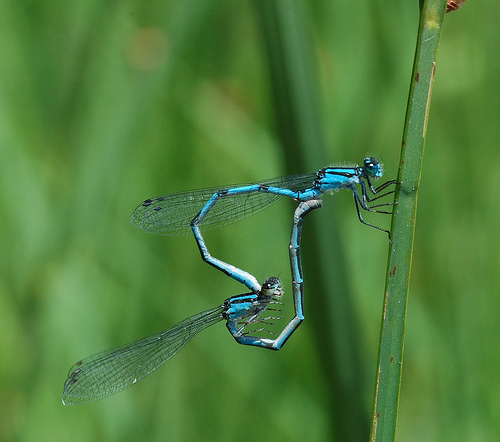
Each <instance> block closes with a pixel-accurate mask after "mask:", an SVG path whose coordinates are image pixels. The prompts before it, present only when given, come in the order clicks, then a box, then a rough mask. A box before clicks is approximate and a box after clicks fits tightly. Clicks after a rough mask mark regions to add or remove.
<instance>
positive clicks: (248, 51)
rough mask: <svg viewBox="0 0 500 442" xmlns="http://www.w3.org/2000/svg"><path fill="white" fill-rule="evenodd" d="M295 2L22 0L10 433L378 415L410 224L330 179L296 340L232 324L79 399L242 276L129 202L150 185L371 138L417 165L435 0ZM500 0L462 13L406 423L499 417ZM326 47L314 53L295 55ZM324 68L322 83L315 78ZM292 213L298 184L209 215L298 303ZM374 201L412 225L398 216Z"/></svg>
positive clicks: (437, 166) (6, 141) (358, 429)
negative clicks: (251, 213)
mask: <svg viewBox="0 0 500 442" xmlns="http://www.w3.org/2000/svg"><path fill="white" fill-rule="evenodd" d="M277 3H278V4H277V7H276V10H274V11H272V10H269V9H267V10H266V9H265V6H263V5H262V4H261V3H251V2H249V3H241V2H228V1H226V2H223V1H222V2H193V1H183V2H171V1H162V2H148V3H143V2H135V3H133V2H102V1H101V2H94V1H85V0H82V1H79V2H73V3H68V2H65V3H62V2H58V1H57V0H56V1H52V2H41V1H34V2H33V1H32V2H26V1H13V0H7V1H4V2H2V3H1V6H0V36H1V38H0V60H1V64H2V69H0V203H1V207H2V213H1V216H0V219H1V223H2V224H1V228H0V247H1V250H2V253H1V254H0V260H1V261H0V354H1V355H2V360H1V362H0V397H1V398H2V401H1V405H0V439H1V440H26V441H30V440H82V441H83V440H85V441H86V440H96V439H102V440H126V439H130V440H135V439H139V438H140V439H141V440H165V439H167V440H200V439H202V438H203V439H204V440H234V439H236V438H238V439H242V440H305V439H307V440H330V439H332V438H334V437H336V438H337V439H343V438H344V437H345V435H346V432H347V431H349V430H352V433H351V434H366V435H367V434H368V426H367V424H368V423H369V415H370V407H371V401H372V395H373V385H374V382H375V374H376V373H375V366H376V358H377V347H378V335H379V328H380V316H381V312H382V302H383V297H384V268H385V259H386V253H387V247H388V245H387V239H386V237H385V236H384V235H383V234H381V233H380V232H377V231H375V230H374V229H369V228H367V227H365V226H362V225H361V224H360V223H358V222H357V219H356V214H355V212H354V208H353V203H352V196H351V195H349V194H348V192H339V193H338V194H336V195H334V196H328V195H327V196H325V206H324V207H323V208H322V209H321V210H320V211H316V212H314V213H313V214H311V216H310V217H308V219H307V220H306V222H305V230H306V232H305V237H304V248H305V250H304V258H303V267H304V277H305V282H306V321H305V322H304V324H303V325H302V326H301V328H300V329H299V330H298V331H297V332H296V334H294V336H293V338H292V339H290V341H289V342H288V343H287V344H286V346H285V348H284V349H283V350H282V351H280V352H270V351H263V350H260V349H254V348H247V347H242V346H238V345H236V344H235V342H234V340H233V339H232V338H231V337H230V336H229V334H228V333H227V331H226V330H225V328H224V326H223V325H222V324H219V325H218V326H217V325H216V326H214V327H213V328H211V329H208V330H206V331H205V332H204V333H203V334H201V335H200V336H198V337H196V338H195V339H194V340H193V342H191V343H190V344H189V345H188V347H187V348H186V349H184V350H183V351H182V352H181V353H180V354H179V355H177V356H176V357H175V358H174V359H173V360H172V361H170V362H169V363H167V365H166V366H165V367H163V368H161V369H160V370H159V371H157V372H156V373H154V374H153V375H151V376H149V377H148V378H146V379H145V380H143V381H141V382H140V383H139V384H138V385H136V386H134V387H132V388H130V389H128V390H126V391H124V392H122V393H120V394H118V395H116V396H114V397H111V398H109V399H106V400H103V401H101V402H97V403H94V404H90V405H83V406H77V407H63V405H62V403H61V393H62V385H63V382H64V380H65V377H66V374H67V370H68V369H69V368H70V367H71V365H72V364H73V363H74V362H75V361H77V360H78V359H80V358H82V357H85V356H88V355H90V354H92V353H95V352H99V351H101V350H104V349H107V348H111V347H113V346H117V345H121V344H124V343H126V342H129V341H131V340H134V339H137V338H140V337H143V336H146V335H148V334H152V333H155V332H158V331H160V330H162V329H164V328H167V327H168V326H170V325H172V324H174V323H176V322H178V321H180V320H182V319H184V318H186V317H188V316H189V315H191V314H194V313H196V312H199V311H202V310H205V309H207V308H209V307H212V306H215V305H217V304H218V303H220V302H222V300H223V299H225V298H227V297H229V296H231V295H233V294H236V293H240V292H241V291H242V288H241V287H239V286H238V285H237V284H236V283H234V282H233V281H231V280H230V279H229V278H227V277H225V276H224V275H222V274H221V273H219V272H216V271H215V270H214V269H213V268H211V267H210V266H208V265H206V264H204V263H203V262H202V261H201V259H200V257H199V252H198V250H197V248H196V246H195V243H194V240H193V238H191V237H189V236H188V237H179V238H176V237H172V238H170V237H155V236H153V235H149V234H147V233H145V232H142V231H140V230H138V229H134V228H133V227H132V226H130V224H129V223H128V217H129V216H130V213H131V212H132V211H133V209H134V208H135V206H136V205H137V204H138V203H139V202H140V201H141V200H143V199H145V198H147V197H151V196H154V195H158V194H162V193H168V192H173V191H179V190H183V189H191V188H197V187H205V186H216V185H219V184H227V183H231V182H245V181H256V180H259V179H262V178H269V177H272V176H275V175H281V174H287V173H296V172H309V171H313V170H315V169H318V168H320V167H323V166H325V165H326V164H328V163H334V162H339V163H343V162H358V163H359V162H360V161H361V160H362V158H363V157H364V156H365V155H366V154H372V155H374V156H379V157H381V158H382V160H383V162H384V164H385V170H386V174H385V178H387V179H390V178H394V177H395V176H396V171H397V167H398V158H399V151H400V144H401V136H402V128H403V123H404V112H405V107H406V102H407V97H408V91H409V83H410V76H411V66H412V60H413V55H414V49H415V41H416V34H417V30H418V4H417V2H412V3H411V4H410V2H392V3H391V7H388V6H387V5H385V4H382V3H374V2H364V1H359V2H356V4H355V5H354V4H353V3H352V2H314V3H310V2H309V3H306V2H303V3H300V8H299V9H294V8H295V7H297V5H295V2H291V3H290V5H291V7H292V10H291V11H289V12H290V14H291V13H294V12H295V13H296V14H298V15H297V16H296V19H297V20H298V22H297V21H295V22H293V21H291V20H290V16H286V15H283V14H285V12H284V11H287V10H288V8H285V7H288V6H290V5H289V4H288V3H287V2H277ZM280 8H284V9H283V10H282V9H280ZM498 9H499V6H498V5H497V3H496V2H493V1H492V0H488V1H484V2H467V3H466V4H465V5H464V6H463V7H462V9H461V10H459V11H457V12H454V13H452V14H448V15H447V16H446V18H445V22H444V28H443V34H442V38H441V47H440V52H439V60H438V66H437V72H436V79H435V84H434V90H433V98H432V107H431V112H430V118H429V122H428V135H427V140H426V146H427V149H426V155H425V161H424V167H423V171H422V179H421V186H420V189H419V207H418V213H417V224H416V233H415V247H414V256H413V262H412V266H413V268H412V279H411V286H410V297H409V305H408V322H407V330H406V346H405V358H404V369H403V381H402V387H401V399H400V412H399V420H398V437H399V438H401V440H412V439H415V440H457V439H460V440H464V439H468V440H479V439H483V440H484V439H494V437H495V435H497V434H498V433H499V431H500V423H499V421H498V418H497V416H498V415H499V414H500V410H499V409H498V400H497V394H496V391H497V390H498V388H499V381H498V376H497V373H498V370H499V362H498V357H497V355H496V351H495V348H496V347H495V344H496V334H497V331H496V330H497V318H498V315H499V310H500V303H499V301H498V292H499V287H500V280H499V276H498V275H499V273H498V268H499V264H500V263H499V259H498V256H499V255H498V249H499V248H500V244H499V236H498V234H497V228H496V225H497V224H498V221H497V219H498V217H499V213H498V209H497V208H498V207H500V201H499V198H500V197H499V192H498V191H497V188H498V182H499V180H500V160H499V157H498V155H497V150H498V149H497V146H498V144H499V142H500V133H499V131H498V128H497V126H498V124H497V122H498V120H499V109H500V103H499V101H500V98H499V94H497V93H496V87H495V85H496V84H498V80H499V78H498V77H499V74H498V73H499V72H500V66H499V64H500V62H499V60H500V59H499V58H498V56H497V52H498V41H499V32H500V31H499V30H498V26H497V25H496V22H495V21H494V19H493V17H495V13H494V12H498ZM292 18H293V17H292ZM266 20H270V21H269V22H266ZM273 20H274V21H273ZM277 20H280V21H279V23H281V26H292V27H290V28H286V29H285V28H280V29H278V31H277V36H280V38H282V39H283V38H284V39H285V40H284V41H276V40H274V39H272V37H273V34H272V33H271V32H270V27H271V26H272V24H273V23H277ZM294 23H295V25H297V23H298V24H299V25H300V26H301V28H300V34H298V35H294V34H290V32H292V31H293V24H294ZM284 36H285V37H284ZM286 36H288V37H286ZM294 39H299V41H300V43H301V45H303V46H300V47H299V49H300V50H301V51H302V52H303V53H302V56H299V55H300V54H298V55H296V56H295V55H294V53H293V50H297V44H291V43H290V42H293V41H294ZM273 40H274V41H273ZM273 43H275V44H277V45H278V52H279V50H283V49H282V48H288V49H287V51H288V52H285V53H284V54H283V56H284V59H285V60H286V61H287V66H286V69H287V71H286V72H284V73H282V75H287V78H289V79H290V78H291V79H292V81H290V82H289V83H287V89H286V91H287V92H288V93H289V94H290V96H291V97H295V98H294V100H292V101H291V103H292V105H293V106H294V107H293V108H291V109H290V112H291V116H292V117H293V118H294V120H293V121H294V122H295V121H301V122H302V123H301V124H303V123H304V121H306V120H307V121H309V123H308V124H305V125H304V126H302V125H301V126H300V127H299V129H300V131H302V132H299V133H298V135H296V136H294V137H290V139H289V140H286V138H285V137H284V136H283V131H285V130H286V129H287V128H286V127H285V126H284V125H283V119H284V118H285V117H286V114H285V113H284V111H283V108H282V106H281V103H283V102H282V101H281V100H280V97H279V96H277V95H275V94H276V91H277V90H279V88H278V87H277V86H278V85H277V84H274V83H273V82H275V81H278V79H279V78H280V77H277V70H276V67H275V66H273V63H272V62H270V54H276V52H273V51H271V48H270V46H271V45H272V44H273ZM280 48H281V49H280ZM294 48H295V49H294ZM306 51H308V52H307V53H306V54H304V52H306ZM297 57H298V58H297ZM304 59H309V60H310V66H309V69H310V71H309V72H307V71H306V72H304V70H303V69H304V66H300V65H296V64H295V63H303V60H304ZM304 79H306V82H307V79H309V81H310V83H311V84H310V88H309V89H298V90H295V89H294V88H298V87H299V86H300V87H301V88H304V84H303V82H304ZM309 91H315V96H313V97H312V98H311V99H310V101H307V102H305V103H304V98H303V97H304V96H305V95H304V93H305V92H306V93H307V92H309ZM301 97H302V98H301ZM302 103H303V106H304V107H305V106H307V109H305V110H306V112H303V113H302V115H300V114H298V112H299V111H302V110H304V109H303V106H302ZM279 112H282V113H283V114H282V115H281V114H279ZM311 116H313V117H314V118H315V119H316V120H317V121H316V124H313V123H312V122H311V121H310V120H311V119H312V118H311ZM295 119H296V120H295ZM307 121H306V123H307ZM311 128H313V129H311ZM291 129H293V127H292V125H291V127H289V128H288V130H291ZM297 130H298V129H297ZM310 130H314V131H315V132H314V133H310V132H308V131H310ZM299 136H300V137H301V138H300V139H299V141H297V137H299ZM284 140H285V141H284ZM311 140H316V141H314V142H312V141H311ZM294 142H295V144H296V145H293V143H294ZM314 143H317V145H314ZM292 213H293V204H292V203H291V202H283V203H280V205H279V206H277V207H275V208H272V209H269V210H267V211H265V212H263V213H262V214H259V215H256V216H255V217H253V218H250V219H248V220H246V221H243V222H241V223H238V224H236V225H234V226H228V227H227V228H223V229H219V230H216V231H213V232H210V233H209V234H207V242H208V245H209V247H210V249H211V251H212V252H213V254H214V256H217V257H220V258H222V259H224V260H227V261H229V262H231V263H233V264H235V265H238V266H240V267H242V268H244V269H246V270H248V271H250V272H251V273H253V274H255V275H256V277H257V278H258V279H259V280H264V279H265V278H266V277H267V276H272V275H277V274H280V276H281V278H282V279H283V281H284V282H285V290H286V302H287V304H288V305H287V307H288V308H290V304H291V287H290V281H289V265H288V257H287V243H288V236H289V233H290V227H291V216H292ZM370 221H373V222H376V223H378V224H383V223H384V222H385V223H386V226H388V225H389V219H386V218H383V216H382V215H381V216H376V217H375V218H373V217H371V218H370ZM330 244H334V245H333V246H332V245H330ZM287 313H288V314H289V313H290V312H289V311H288V312H287ZM353 386H354V387H353ZM352 388H355V391H354V390H352ZM352 391H354V392H353V394H352V398H351V399H350V393H351V392H352ZM353 416H357V417H360V418H359V420H357V419H354V418H353Z"/></svg>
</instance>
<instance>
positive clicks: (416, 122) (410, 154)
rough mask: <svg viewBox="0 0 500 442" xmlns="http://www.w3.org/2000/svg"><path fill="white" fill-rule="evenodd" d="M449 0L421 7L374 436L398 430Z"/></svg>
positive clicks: (382, 335) (389, 273)
mask: <svg viewBox="0 0 500 442" xmlns="http://www.w3.org/2000/svg"><path fill="white" fill-rule="evenodd" d="M445 10H446V0H427V1H425V2H424V4H423V5H422V8H421V15H420V25H419V33H418V39H417V47H416V53H415V61H414V66H413V73H412V79H411V87H410V95H409V99H408V107H407V112H406V120H405V128H404V135H403V143H402V150H401V161H400V168H399V174H398V182H400V183H401V184H400V185H399V186H398V188H397V191H396V201H397V205H396V206H395V209H394V217H393V221H392V232H391V233H392V241H393V242H392V246H391V248H390V251H389V259H388V270H387V280H386V294H385V300H384V309H383V316H382V327H381V333H380V347H379V360H378V367H377V380H376V385H375V400H374V407H373V416H372V428H371V435H370V439H371V440H380V441H388V440H394V439H395V436H396V423H397V413H398V404H399V390H400V385H401V368H402V362H403V347H404V334H405V323H406V306H407V300H408V287H409V279H410V269H411V257H412V250H413V237H414V231H415V217H416V211H417V194H418V186H419V182H420V174H421V168H422V161H423V153H424V143H425V134H426V130H427V119H428V115H429V107H430V99H431V94H432V84H433V81H434V73H435V68H436V59H437V53H438V46H439V40H440V37H441V28H442V23H443V18H444V14H445Z"/></svg>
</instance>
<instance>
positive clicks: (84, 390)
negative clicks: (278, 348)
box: [63, 306, 224, 405]
mask: <svg viewBox="0 0 500 442" xmlns="http://www.w3.org/2000/svg"><path fill="white" fill-rule="evenodd" d="M223 310H224V306H218V307H215V308H213V309H211V310H207V311H204V312H202V313H198V314H196V315H194V316H191V317H190V318H188V319H185V320H184V321H182V322H179V323H178V324H176V325H174V326H173V327H170V328H169V329H167V330H164V331H162V332H160V333H156V334H154V335H152V336H148V337H147V338H143V339H140V340H138V341H135V342H132V343H130V344H127V345H125V346H123V347H119V348H115V349H112V350H107V351H104V352H102V353H98V354H96V355H93V356H90V357H88V358H86V359H83V360H81V361H79V362H77V363H76V364H75V365H74V366H73V367H71V369H70V371H69V374H68V378H67V379H66V382H65V383H64V391H63V403H64V404H65V405H74V404H84V403H86V402H93V401H97V400H99V399H103V398H105V397H107V396H111V395H112V394H115V393H118V392H119V391H121V390H124V389H125V388H127V387H130V386H131V385H133V384H135V383H136V382H138V381H140V380H141V379H143V378H144V377H145V376H147V375H148V374H150V373H151V372H153V371H154V370H156V369H157V368H159V367H161V366H162V365H163V364H164V363H165V362H167V361H168V360H169V359H171V358H172V357H173V356H175V355H176V354H177V353H178V352H179V351H180V350H181V349H182V348H183V347H184V346H185V345H186V344H187V343H188V342H189V341H190V340H191V339H192V338H193V337H194V335H196V334H197V333H198V332H200V331H201V330H203V329H205V328H207V327H209V326H211V325H212V324H215V323H216V322H219V321H221V320H222V312H223Z"/></svg>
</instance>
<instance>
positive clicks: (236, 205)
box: [130, 173, 316, 235]
mask: <svg viewBox="0 0 500 442" xmlns="http://www.w3.org/2000/svg"><path fill="white" fill-rule="evenodd" d="M315 178H316V174H315V173H311V174H307V175H290V176H286V177H280V178H273V179H270V180H266V181H259V182H258V184H262V185H265V186H272V187H279V188H286V189H290V190H292V191H295V192H297V191H299V190H304V189H309V188H310V187H312V185H313V183H314V179H315ZM248 185H249V184H235V185H231V186H225V187H218V188H217V187H214V188H210V189H200V190H191V191H187V192H179V193H171V194H169V195H163V196H160V197H157V198H152V199H148V200H146V201H144V202H142V203H141V204H140V205H139V206H137V208H136V209H135V210H134V212H133V213H132V216H131V218H130V222H131V223H132V224H133V225H134V226H137V227H139V228H141V229H143V230H146V231H147V232H150V233H156V234H157V235H185V234H187V233H189V232H190V231H191V229H190V225H189V223H190V222H191V220H192V219H193V218H194V217H195V216H196V215H197V214H198V212H199V211H200V210H201V209H202V208H203V206H204V205H205V204H206V203H207V202H208V200H209V199H210V198H211V197H212V196H213V195H214V194H215V193H216V192H217V191H221V190H227V189H235V188H238V187H243V186H248ZM279 199H281V195H275V194H271V193H265V192H250V193H244V194H237V195H230V196H228V197H221V198H220V199H219V201H217V202H216V204H215V205H214V207H213V208H212V210H210V211H209V212H208V214H207V215H206V217H205V218H204V220H203V222H202V224H201V225H200V227H201V228H202V229H203V230H208V229H211V228H216V227H221V226H224V225H227V224H232V223H234V222H236V221H240V220H242V219H245V218H247V217H249V216H251V215H253V214H255V213H258V212H260V211H261V210H264V209H265V208H267V207H269V206H270V205H272V204H274V203H275V202H277V201H278V200H279Z"/></svg>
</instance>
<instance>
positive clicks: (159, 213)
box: [130, 157, 396, 292]
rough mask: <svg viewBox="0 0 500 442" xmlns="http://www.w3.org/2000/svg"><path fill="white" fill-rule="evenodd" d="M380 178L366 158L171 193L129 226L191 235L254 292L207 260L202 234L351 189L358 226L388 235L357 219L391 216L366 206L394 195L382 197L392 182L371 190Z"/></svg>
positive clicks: (146, 205)
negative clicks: (279, 205)
mask: <svg viewBox="0 0 500 442" xmlns="http://www.w3.org/2000/svg"><path fill="white" fill-rule="evenodd" d="M382 173H383V171H382V165H381V164H380V163H379V161H378V160H377V159H375V158H372V157H369V158H365V159H364V161H363V166H352V167H333V166H332V167H325V168H324V169H320V170H319V171H318V172H316V173H310V174H306V175H292V176H286V177H281V178H274V179H270V180H265V181H261V182H259V183H255V184H243V185H232V186H225V187H222V188H211V189H201V190H192V191H187V192H180V193H172V194H169V195H163V196H160V197H157V198H152V199H147V200H145V201H144V202H142V203H141V204H140V205H139V206H138V207H137V208H136V209H135V211H134V212H133V213H132V216H131V219H130V220H131V222H132V224H133V225H135V226H137V227H139V228H141V229H143V230H146V231H147V232H150V233H156V234H158V235H183V234H186V233H188V232H189V230H190V229H191V230H192V231H193V233H194V236H195V239H196V242H197V244H198V247H199V249H200V252H201V255H202V258H203V260H204V261H206V262H208V263H209V264H210V265H212V266H214V267H216V268H217V269H219V270H221V271H222V272H224V273H225V274H227V275H228V276H230V277H232V278H233V279H235V280H236V281H238V282H241V283H242V284H245V285H246V286H247V287H248V288H249V289H250V290H252V291H255V292H257V291H258V290H259V288H260V285H259V283H258V282H257V280H256V279H255V278H254V277H253V276H252V275H250V274H248V273H247V272H242V271H240V270H239V269H237V268H235V267H234V266H232V265H230V264H228V263H225V262H223V261H221V260H219V259H217V258H214V257H213V256H212V255H211V254H210V252H209V251H208V248H207V246H206V244H205V240H204V239H203V236H202V234H201V229H210V228H215V227H220V226H223V225H226V224H231V223H233V222H236V221H239V220H241V219H244V218H247V217H248V216H250V215H253V214H255V213H257V212H259V211H261V210H264V209H265V208H266V207H269V206H270V205H271V204H274V203H275V202H277V201H278V200H279V199H280V198H282V197H283V196H287V197H290V198H293V199H294V200H297V201H308V200H312V199H317V198H319V197H320V196H321V195H322V194H323V193H325V192H328V191H335V190H338V189H349V190H351V191H352V192H353V195H354V202H355V205H356V211H357V213H358V218H359V220H360V221H361V222H362V223H363V224H366V225H367V226H370V227H374V228H376V229H379V230H382V231H384V232H386V233H388V234H389V231H388V230H385V229H382V228H381V227H378V226H375V225H373V224H370V223H368V222H366V221H365V220H364V219H363V216H362V213H361V209H363V210H366V211H369V212H378V213H390V212H385V211H380V210H376V209H375V208H376V207H381V206H387V205H391V204H393V203H385V204H377V205H371V206H369V205H368V204H369V203H371V202H373V201H375V200H378V199H379V198H382V197H384V196H387V195H389V194H391V193H393V192H394V191H389V192H386V193H381V192H382V191H383V190H384V189H386V188H387V187H388V186H390V185H392V184H396V181H395V180H391V181H387V182H386V183H384V184H382V185H380V186H378V187H376V188H374V187H373V184H372V180H376V179H378V178H380V177H381V176H382ZM357 185H359V187H360V190H358V188H357V187H356V186H357Z"/></svg>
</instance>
